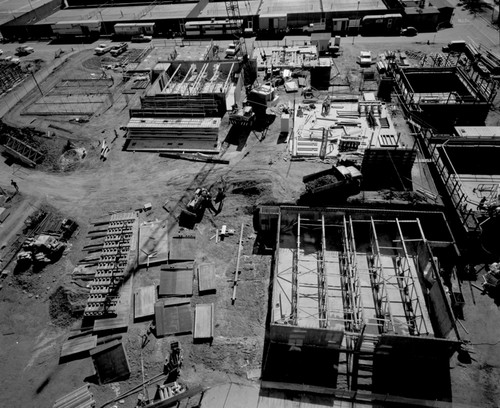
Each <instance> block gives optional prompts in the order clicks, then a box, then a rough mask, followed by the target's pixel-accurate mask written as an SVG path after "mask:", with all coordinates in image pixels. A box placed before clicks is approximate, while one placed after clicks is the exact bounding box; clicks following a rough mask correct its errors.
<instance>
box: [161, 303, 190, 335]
mask: <svg viewBox="0 0 500 408" xmlns="http://www.w3.org/2000/svg"><path fill="white" fill-rule="evenodd" d="M155 326H156V336H157V337H163V336H168V335H172V334H180V333H191V332H192V330H193V328H192V319H191V306H190V305H189V304H178V305H175V306H170V305H168V304H167V305H165V304H164V302H163V301H161V300H160V301H158V302H156V304H155Z"/></svg>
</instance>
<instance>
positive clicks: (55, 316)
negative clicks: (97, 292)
mask: <svg viewBox="0 0 500 408" xmlns="http://www.w3.org/2000/svg"><path fill="white" fill-rule="evenodd" d="M87 298H88V292H86V291H84V290H83V289H82V290H76V289H73V288H66V287H63V286H59V287H58V288H57V289H56V291H55V292H54V293H53V294H52V295H51V296H50V304H49V314H50V318H51V320H52V323H54V324H55V325H56V326H60V327H67V326H69V325H71V324H73V323H74V322H75V320H77V319H79V318H80V317H81V314H82V312H83V309H84V307H85V302H86V301H87Z"/></svg>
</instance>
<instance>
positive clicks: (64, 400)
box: [53, 385, 95, 408]
mask: <svg viewBox="0 0 500 408" xmlns="http://www.w3.org/2000/svg"><path fill="white" fill-rule="evenodd" d="M94 406H95V400H94V397H93V395H92V394H91V393H90V389H89V386H88V385H84V386H83V387H80V388H78V389H76V390H75V391H73V392H71V393H69V394H67V395H65V396H64V397H61V398H59V399H58V400H57V401H56V402H55V404H54V406H53V408H92V407H94Z"/></svg>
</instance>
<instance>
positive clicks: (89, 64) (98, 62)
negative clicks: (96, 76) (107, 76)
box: [82, 56, 103, 71]
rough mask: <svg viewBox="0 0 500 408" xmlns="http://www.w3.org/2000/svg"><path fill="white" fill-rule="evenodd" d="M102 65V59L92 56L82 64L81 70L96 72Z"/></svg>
mask: <svg viewBox="0 0 500 408" xmlns="http://www.w3.org/2000/svg"><path fill="white" fill-rule="evenodd" d="M102 64H103V61H102V58H101V57H98V56H93V57H90V58H88V59H86V60H85V61H83V62H82V66H83V68H86V69H90V70H92V71H98V70H100V69H101V66H102Z"/></svg>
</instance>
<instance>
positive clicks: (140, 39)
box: [130, 34, 153, 42]
mask: <svg viewBox="0 0 500 408" xmlns="http://www.w3.org/2000/svg"><path fill="white" fill-rule="evenodd" d="M152 39H153V37H152V36H150V35H144V34H140V35H134V36H133V37H132V38H131V39H130V41H131V42H150V41H151V40H152Z"/></svg>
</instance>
